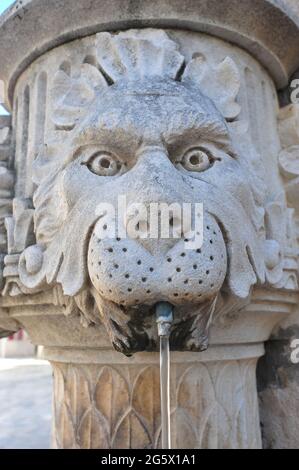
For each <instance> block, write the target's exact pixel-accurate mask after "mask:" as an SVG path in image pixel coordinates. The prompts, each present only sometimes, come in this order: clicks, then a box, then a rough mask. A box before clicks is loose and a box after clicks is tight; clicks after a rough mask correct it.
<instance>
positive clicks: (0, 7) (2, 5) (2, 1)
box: [0, 0, 15, 115]
mask: <svg viewBox="0 0 299 470" xmlns="http://www.w3.org/2000/svg"><path fill="white" fill-rule="evenodd" d="M14 1H15V0H0V15H1V13H3V12H4V10H6V8H8V7H9V6H10V5H11V4H12V3H13V2H14ZM0 67H1V65H0ZM1 114H7V113H6V111H5V110H4V109H3V108H2V106H0V115H1Z"/></svg>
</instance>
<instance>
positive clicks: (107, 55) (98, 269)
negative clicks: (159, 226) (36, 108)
mask: <svg viewBox="0 0 299 470" xmlns="http://www.w3.org/2000/svg"><path fill="white" fill-rule="evenodd" d="M95 38H96V39H95V47H94V54H93V56H92V57H89V60H88V61H87V62H85V63H83V64H82V65H81V69H80V73H79V74H77V75H75V76H72V75H70V74H68V71H65V70H59V71H58V72H57V73H56V77H55V85H54V87H53V89H52V91H51V108H52V121H53V123H54V125H55V127H56V130H57V133H56V136H57V138H56V140H55V141H47V140H46V143H45V145H44V146H43V148H42V149H41V150H40V152H39V155H38V156H37V158H36V160H35V162H34V176H33V177H34V183H35V184H36V186H37V189H36V191H35V194H34V199H33V203H34V209H35V210H34V224H35V235H36V244H35V245H32V246H29V247H28V248H27V249H26V250H24V252H23V253H22V255H21V257H20V261H19V276H20V280H21V283H22V284H23V285H24V286H25V288H26V290H27V292H28V291H32V292H37V291H38V290H41V289H44V288H45V287H46V286H54V285H56V284H60V285H61V286H62V289H63V292H64V294H65V295H66V296H69V297H70V299H71V300H70V302H72V303H73V305H76V308H78V310H79V311H80V312H81V315H82V318H84V319H85V321H86V322H87V323H92V324H99V323H100V322H103V323H104V324H105V326H106V328H107V331H108V334H109V335H110V338H111V340H112V342H113V344H114V346H115V347H116V348H117V349H118V350H120V351H122V352H124V353H126V354H129V353H131V352H133V351H137V350H151V349H154V348H155V347H156V344H155V342H156V333H155V331H154V330H155V325H154V315H153V306H154V305H155V304H156V302H158V301H168V302H170V303H172V304H173V305H174V306H175V325H174V331H173V334H172V338H171V341H172V347H173V348H175V349H181V350H182V349H192V350H202V349H204V348H205V347H206V346H207V332H208V326H209V324H210V320H211V318H210V316H211V313H212V311H213V306H214V304H215V302H216V299H218V301H219V302H220V300H219V299H220V297H223V295H224V296H225V297H226V298H234V299H247V298H248V296H249V295H250V291H251V288H252V286H254V285H256V284H264V283H266V282H267V283H268V284H272V285H275V284H277V283H278V282H279V280H280V279H281V276H282V272H283V261H284V254H283V251H282V246H281V245H280V244H279V241H278V240H275V239H271V236H269V233H270V232H271V231H270V232H269V230H268V227H267V218H268V219H269V218H271V210H272V212H274V214H275V217H279V211H281V212H280V213H283V211H284V208H281V207H280V208H279V207H276V205H275V201H274V202H273V204H272V206H271V210H270V211H268V209H267V207H266V185H265V182H264V171H263V163H262V160H261V157H260V156H259V154H258V153H257V152H256V151H255V149H254V148H252V146H249V145H248V151H247V152H246V153H245V152H244V146H243V147H242V149H243V150H242V151H240V148H239V146H238V139H240V133H242V132H245V133H246V123H244V122H242V120H241V119H240V118H239V115H240V111H241V108H240V105H239V104H238V93H239V89H240V77H239V72H238V67H237V65H236V64H235V62H234V61H233V60H232V59H231V58H229V57H227V58H225V59H224V60H223V61H222V62H220V63H219V64H218V65H216V66H211V65H210V64H209V61H208V60H207V58H206V57H205V56H203V55H202V54H195V55H194V56H193V58H192V59H191V60H190V61H186V60H185V58H184V56H183V55H182V53H181V52H180V50H179V46H178V44H177V43H176V42H174V41H173V40H171V39H170V37H169V36H168V35H167V34H166V33H165V32H164V31H160V30H151V29H144V30H130V31H127V32H121V33H118V34H110V33H99V34H97V35H96V36H95ZM59 135H61V137H59ZM245 138H246V136H245V135H244V139H245ZM119 195H125V196H126V198H127V203H128V205H130V204H133V203H136V202H137V203H143V204H145V206H148V205H149V204H151V203H159V202H163V203H167V204H172V203H179V204H181V205H183V204H184V203H192V204H195V203H202V204H203V210H204V212H203V220H204V233H203V245H202V247H201V248H200V249H197V250H186V249H185V238H186V234H182V237H181V238H179V239H178V238H171V239H159V240H151V239H143V238H140V239H133V238H130V237H127V238H119V237H116V238H114V239H111V238H105V237H103V238H101V237H100V236H99V232H100V231H102V230H103V224H104V223H105V224H106V225H107V218H106V219H105V217H103V214H101V213H99V211H98V210H97V208H98V206H99V205H100V204H103V203H107V204H108V203H109V204H113V205H114V206H115V207H116V206H117V199H118V196H119ZM108 222H109V221H108ZM270 225H271V224H270ZM270 235H271V233H270ZM244 302H245V300H244ZM74 308H75V307H74Z"/></svg>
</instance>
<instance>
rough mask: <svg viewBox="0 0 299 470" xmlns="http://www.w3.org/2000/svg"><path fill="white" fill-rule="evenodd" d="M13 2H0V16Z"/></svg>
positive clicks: (9, 0) (7, 0) (4, 0)
mask: <svg viewBox="0 0 299 470" xmlns="http://www.w3.org/2000/svg"><path fill="white" fill-rule="evenodd" d="M14 1H15V0H0V14H1V13H2V12H3V11H4V10H6V8H8V7H9V6H10V5H11V4H12V3H13V2H14Z"/></svg>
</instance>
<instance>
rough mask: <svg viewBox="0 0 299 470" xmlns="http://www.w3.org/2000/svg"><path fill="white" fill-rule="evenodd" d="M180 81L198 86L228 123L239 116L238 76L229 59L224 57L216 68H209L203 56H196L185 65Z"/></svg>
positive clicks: (233, 63)
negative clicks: (237, 100) (237, 99)
mask: <svg viewBox="0 0 299 470" xmlns="http://www.w3.org/2000/svg"><path fill="white" fill-rule="evenodd" d="M182 81H191V82H193V83H195V84H196V85H198V87H199V88H200V90H201V91H202V93H203V94H205V95H206V96H208V97H209V98H210V99H211V100H212V101H214V103H215V105H216V106H217V108H218V109H219V111H220V112H221V113H222V115H223V116H224V117H225V119H227V120H228V121H233V120H234V119H236V118H237V116H238V115H239V114H240V111H241V108H240V106H239V104H238V103H237V102H236V98H237V95H238V93H239V90H240V83H241V82H240V74H239V70H238V67H237V65H236V64H235V62H234V61H233V60H232V59H231V58H230V57H226V58H225V59H224V60H223V61H222V62H221V63H220V64H218V65H217V66H216V67H211V66H210V65H209V64H208V63H207V61H206V58H205V57H204V56H203V55H198V56H196V57H194V58H193V59H192V60H191V61H190V62H189V63H188V64H187V66H186V69H185V72H184V75H183V77H182Z"/></svg>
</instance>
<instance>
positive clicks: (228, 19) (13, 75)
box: [0, 0, 299, 99]
mask: <svg viewBox="0 0 299 470" xmlns="http://www.w3.org/2000/svg"><path fill="white" fill-rule="evenodd" d="M286 12H287V14H286ZM45 18H46V20H45ZM1 20H2V21H1V24H0V42H1V44H2V47H1V55H0V63H1V70H2V78H3V79H4V80H5V81H6V83H7V84H8V82H10V91H9V95H10V99H11V98H12V94H13V88H14V85H15V81H16V80H17V78H18V76H19V75H20V73H21V72H22V71H23V70H24V69H25V68H26V66H27V65H28V64H30V63H31V62H32V61H33V60H34V59H36V58H37V57H39V56H40V55H41V54H43V53H45V52H46V51H48V50H50V49H51V48H53V47H56V46H57V45H60V44H63V43H64V42H65V41H69V40H72V39H75V38H78V37H83V36H87V35H89V34H93V33H95V32H99V31H109V30H112V31H115V30H119V29H128V28H133V27H135V28H136V27H151V26H153V25H154V26H156V27H163V28H171V27H176V28H181V29H183V28H185V29H189V30H193V31H199V32H204V33H209V34H211V35H214V36H217V37H220V38H223V39H226V40H228V41H230V42H231V43H234V44H237V45H240V46H242V47H243V48H244V49H247V50H249V51H250V52H251V53H252V54H253V55H254V56H255V57H256V58H257V59H258V60H259V61H260V62H261V63H262V64H263V65H264V66H266V67H267V68H268V69H269V70H270V72H271V73H272V74H273V76H274V78H275V79H276V81H277V83H278V85H279V87H285V86H286V85H287V83H288V78H289V76H290V75H291V74H292V73H293V72H295V71H296V70H297V68H298V67H299V60H298V47H299V39H298V29H297V27H298V23H299V20H298V12H297V9H296V7H294V0H293V2H292V3H290V1H287V0H275V1H274V0H250V2H249V3H248V0H235V1H233V0H222V1H221V2H219V1H218V0H209V1H208V2H206V1H198V0H185V1H184V2H181V1H180V0H163V1H160V0H159V1H156V0H151V1H144V0H134V2H132V1H128V0H125V1H124V0H114V1H111V0H109V1H108V0H107V1H106V0H105V1H103V0H96V1H95V0H92V1H91V0H88V1H86V0H64V1H63V2H61V1H58V0H51V2H49V1H48V0H22V1H16V3H15V4H14V5H13V6H12V7H11V8H10V9H9V10H8V12H7V13H6V14H5V15H4V16H3V17H2V19H1ZM7 38H9V40H7Z"/></svg>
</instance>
